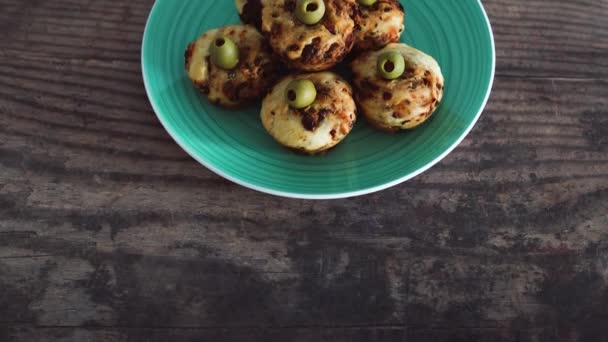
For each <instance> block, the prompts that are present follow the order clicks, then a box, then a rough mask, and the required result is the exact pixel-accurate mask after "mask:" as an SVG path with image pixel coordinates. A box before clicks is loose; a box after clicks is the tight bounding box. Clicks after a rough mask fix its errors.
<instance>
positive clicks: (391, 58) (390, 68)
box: [378, 51, 405, 80]
mask: <svg viewBox="0 0 608 342" xmlns="http://www.w3.org/2000/svg"><path fill="white" fill-rule="evenodd" d="M404 72H405V59H404V58H403V55H402V54H401V53H399V52H397V51H389V52H385V53H383V54H382V55H381V56H380V58H378V73H380V76H382V77H383V78H385V79H387V80H394V79H396V78H399V77H401V75H403V73H404Z"/></svg>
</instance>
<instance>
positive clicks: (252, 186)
mask: <svg viewBox="0 0 608 342" xmlns="http://www.w3.org/2000/svg"><path fill="white" fill-rule="evenodd" d="M477 4H478V5H479V9H480V10H481V12H482V14H483V17H484V18H485V21H486V25H487V28H488V33H489V35H490V43H491V50H492V51H491V52H492V70H491V74H490V82H489V84H488V89H487V91H486V95H485V98H484V100H483V102H482V104H481V106H480V107H479V111H478V112H477V114H476V115H475V117H474V118H473V120H471V123H470V125H469V126H468V127H467V129H466V130H464V132H463V133H462V135H461V136H460V137H459V138H458V139H456V141H454V143H453V144H452V145H451V146H450V147H448V148H447V149H446V150H445V151H444V152H443V153H441V154H440V155H439V156H437V158H435V159H434V160H432V161H431V162H429V163H428V164H427V165H425V166H423V167H421V168H419V169H418V170H416V171H414V172H410V173H408V174H407V175H404V176H403V177H400V178H398V179H395V180H393V181H391V182H386V183H384V184H382V185H379V186H375V187H369V188H365V189H361V190H357V191H349V192H341V193H331V194H321V193H319V194H301V193H297V192H286V191H277V190H273V189H270V188H267V187H262V186H258V185H255V184H251V183H248V182H245V181H243V180H241V179H239V178H237V177H232V176H230V175H228V174H225V173H224V172H223V171H222V170H220V169H218V168H216V167H215V166H214V165H212V164H211V163H209V162H207V161H206V160H205V159H204V158H203V157H202V156H198V155H197V154H196V153H194V152H193V151H191V149H190V148H189V147H188V145H187V144H186V143H184V142H183V141H182V139H181V138H180V136H179V134H177V133H175V132H174V131H173V130H172V129H171V126H170V125H169V122H167V121H166V120H165V119H164V118H163V117H162V115H159V114H158V113H159V112H161V110H160V108H159V106H158V105H157V103H156V100H155V99H154V96H152V95H151V94H152V92H151V91H150V83H149V80H148V76H147V75H148V73H147V72H146V66H145V62H144V61H145V51H146V42H147V41H149V40H150V39H151V38H150V36H149V32H150V30H148V26H149V25H150V22H151V19H152V17H153V16H154V15H156V11H157V9H158V8H159V6H157V2H155V3H154V5H153V6H152V10H151V11H150V13H149V15H148V18H147V20H146V25H145V28H144V34H143V37H142V43H141V72H142V78H143V81H144V88H145V90H146V95H147V97H148V101H149V102H150V105H151V106H152V110H153V111H154V114H155V115H156V117H157V118H158V120H159V121H160V123H161V124H162V126H163V127H164V128H165V130H166V131H167V133H169V135H170V136H171V138H173V140H174V141H175V142H176V143H177V144H178V145H179V146H180V147H181V148H182V150H184V151H185V152H186V153H187V154H188V155H189V156H190V157H192V158H193V159H194V160H196V161H197V162H198V163H200V164H201V165H203V166H204V167H206V168H207V169H209V170H211V171H212V172H213V173H215V174H217V175H218V176H220V177H223V178H225V179H227V180H229V181H231V182H234V183H236V184H239V185H241V186H244V187H246V188H249V189H252V190H256V191H259V192H262V193H267V194H270V195H275V196H281V197H287V198H295V199H311V200H328V199H340V198H350V197H356V196H363V195H367V194H371V193H374V192H378V191H382V190H386V189H388V188H391V187H393V186H396V185H398V184H401V183H403V182H406V181H408V180H410V179H412V178H414V177H416V176H418V175H420V174H421V173H423V172H425V171H427V170H428V169H430V168H431V167H433V166H435V165H436V164H437V163H439V162H440V161H441V160H443V159H444V158H445V157H446V156H447V155H448V154H450V153H451V152H452V151H454V149H456V147H458V145H460V143H461V142H462V141H463V140H464V138H466V137H467V136H468V135H469V133H470V132H471V130H472V129H473V127H475V124H476V123H477V121H478V120H479V118H480V117H481V114H482V113H483V111H484V110H485V108H486V106H487V103H488V100H489V99H490V94H491V93H492V88H493V86H494V78H495V75H496V45H495V41H494V30H493V29H492V24H491V23H490V18H489V17H488V14H487V12H486V10H485V8H484V6H483V4H482V3H481V0H477Z"/></svg>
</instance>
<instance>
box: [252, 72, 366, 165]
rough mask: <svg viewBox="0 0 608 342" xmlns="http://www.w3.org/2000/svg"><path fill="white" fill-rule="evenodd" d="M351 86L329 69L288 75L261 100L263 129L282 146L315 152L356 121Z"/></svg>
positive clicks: (333, 142) (327, 146)
mask: <svg viewBox="0 0 608 342" xmlns="http://www.w3.org/2000/svg"><path fill="white" fill-rule="evenodd" d="M356 112H357V109H356V106H355V101H354V99H353V96H352V89H351V87H350V85H349V84H348V83H347V82H346V81H344V80H343V79H342V78H340V77H339V76H338V75H336V74H334V73H331V72H321V73H313V74H302V75H290V76H287V77H285V78H284V79H282V80H281V81H280V82H279V83H278V84H277V85H275V86H274V87H273V89H272V90H271V91H270V93H268V95H266V97H265V98H264V101H262V111H261V119H262V123H263V125H264V128H266V130H267V131H268V133H270V135H271V136H272V137H273V138H274V139H275V140H276V141H277V142H279V143H280V144H281V145H283V146H285V147H288V148H290V149H293V150H296V151H298V152H302V153H305V154H318V153H321V152H323V151H326V150H328V149H330V148H332V147H334V146H336V145H337V144H338V143H340V142H341V141H342V140H343V139H344V138H345V137H346V136H347V135H348V133H350V131H351V130H352V128H353V125H354V123H355V121H356V120H357V113H356Z"/></svg>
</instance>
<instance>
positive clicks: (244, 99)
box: [185, 25, 278, 107]
mask: <svg viewBox="0 0 608 342" xmlns="http://www.w3.org/2000/svg"><path fill="white" fill-rule="evenodd" d="M220 36H225V37H228V38H230V39H232V40H233V41H234V42H235V43H236V44H237V46H238V47H239V64H238V66H237V67H236V68H235V69H233V70H224V69H221V68H219V67H217V66H215V65H214V64H213V63H212V62H211V61H210V57H209V46H210V44H212V42H213V41H214V40H215V38H216V37H220ZM185 65H186V70H187V72H188V76H189V77H190V79H191V80H192V82H193V83H194V85H195V86H196V87H197V88H198V89H199V90H200V91H201V92H202V93H203V94H205V95H207V97H208V98H209V101H211V102H212V103H215V104H218V105H221V106H225V107H240V106H242V105H245V104H247V103H250V102H253V101H255V100H258V99H259V98H261V97H262V96H263V95H264V94H265V93H266V91H267V89H268V88H270V86H271V85H272V83H273V82H274V80H275V79H276V77H277V74H278V65H277V62H276V61H275V60H274V58H273V57H272V54H271V53H270V51H269V48H268V46H267V44H266V42H265V40H264V38H263V37H262V36H261V35H260V34H259V33H258V32H257V31H256V29H255V28H254V27H252V26H247V25H235V26H227V27H224V28H221V29H218V30H211V31H208V32H206V33H205V34H203V35H202V36H201V37H200V38H199V39H198V40H197V41H196V42H193V43H191V44H190V45H189V46H188V48H187V50H186V53H185Z"/></svg>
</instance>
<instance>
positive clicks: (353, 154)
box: [142, 0, 495, 199]
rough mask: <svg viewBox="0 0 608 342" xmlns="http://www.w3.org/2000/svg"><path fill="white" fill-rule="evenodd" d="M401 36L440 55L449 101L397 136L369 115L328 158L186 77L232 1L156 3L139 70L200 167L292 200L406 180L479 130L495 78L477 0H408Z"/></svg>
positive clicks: (230, 19) (230, 12) (225, 20)
mask: <svg viewBox="0 0 608 342" xmlns="http://www.w3.org/2000/svg"><path fill="white" fill-rule="evenodd" d="M403 3H404V7H405V9H406V12H407V16H406V30H405V33H404V34H403V38H402V41H404V42H406V43H407V44H410V45H412V46H414V47H416V48H418V49H420V50H422V51H424V52H426V53H428V54H430V55H431V56H433V57H435V58H436V59H437V60H438V62H439V64H440V65H441V68H442V70H443V74H444V76H445V80H446V81H445V94H444V97H443V101H442V103H441V105H440V107H439V108H438V110H437V111H436V112H435V114H434V115H433V116H432V118H431V119H430V120H429V121H428V122H427V123H425V124H424V125H422V126H421V127H420V128H418V129H416V130H414V131H411V132H403V133H400V134H396V135H390V134H385V133H382V132H379V131H376V130H374V129H373V128H371V127H370V126H369V125H368V124H367V123H366V122H365V120H364V119H363V118H360V120H358V122H357V124H356V126H355V128H354V129H353V131H352V132H351V134H350V135H349V136H348V137H347V138H346V139H345V140H344V141H343V142H342V143H341V144H339V145H338V146H337V147H336V148H335V149H333V150H331V151H329V152H328V153H327V154H325V155H321V156H316V157H308V156H301V155H297V154H294V153H292V152H291V151H289V150H286V149H285V148H283V147H281V146H279V145H278V144H277V143H275V141H274V140H273V139H272V138H271V137H270V136H269V135H268V134H267V133H266V131H265V130H264V128H263V126H262V124H261V122H260V119H259V110H260V105H259V104H257V105H254V106H252V107H250V108H247V109H245V110H241V111H229V110H224V109H221V108H218V107H215V106H213V105H211V104H209V103H208V102H207V101H206V99H204V98H203V97H202V96H201V95H200V94H199V93H198V92H197V90H196V89H195V88H194V87H193V86H192V85H191V84H190V81H189V80H188V77H187V75H186V72H185V70H184V57H183V56H184V50H185V48H186V46H187V44H188V43H189V42H190V41H193V40H195V39H196V38H197V37H199V36H200V35H201V34H202V33H203V32H205V31H206V30H209V29H212V28H217V27H220V26H225V25H230V24H235V23H238V22H239V18H238V14H237V12H236V9H235V6H234V2H233V1H232V0H217V1H216V0H183V1H182V0H180V1H176V0H157V1H156V3H155V4H154V8H153V9H152V12H151V13H150V17H149V18H148V23H147V25H146V30H145V33H144V38H143V46H142V69H143V77H144V83H145V86H146V91H147V93H148V97H149V98H150V102H151V103H152V107H153V108H154V111H155V112H156V115H157V116H158V118H159V120H160V121H161V122H162V124H163V126H164V127H165V129H166V130H167V131H168V132H169V134H170V135H171V136H172V137H173V139H175V141H176V142H177V143H178V144H179V145H180V146H181V147H182V148H183V149H184V150H185V151H186V152H188V153H189V154H190V155H191V156H192V157H193V158H194V159H196V160H197V161H199V162H200V163H201V164H203V165H204V166H206V167H207V168H209V169H210V170H212V171H214V172H215V173H217V174H219V175H220V176H222V177H225V178H227V179H229V180H231V181H234V182H235V183H238V184H241V185H244V186H246V187H249V188H252V189H255V190H259V191H262V192H266V193H270V194H274V195H280V196H286V197H295V198H310V199H328V198H341V197H351V196H357V195H363V194H367V193H371V192H374V191H379V190H383V189H386V188H388V187H390V186H393V185H396V184H399V183H401V182H403V181H406V180H408V179H410V178H412V177H414V176H416V175H418V174H420V173H422V172H424V171H425V170H427V169H428V168H430V167H431V166H433V165H434V164H436V163H437V162H439V161H440V160H441V159H442V158H444V157H445V156H446V155H447V154H448V153H450V152H451V151H452V150H453V149H454V148H455V147H456V146H457V145H458V144H459V143H460V142H461V141H462V140H463V139H464V137H465V136H466V135H467V133H468V132H469V131H470V130H471V129H472V128H473V125H474V124H475V122H476V121H477V119H478V118H479V116H480V115H481V112H482V110H483V108H484V106H485V104H486V102H487V100H488V97H489V95H490V90H491V88H492V82H493V80H494V67H495V51H494V39H493V36H492V30H491V27H490V23H489V20H488V17H487V15H486V13H485V11H484V9H483V6H482V5H481V3H480V1H479V0H409V1H404V2H403Z"/></svg>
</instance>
